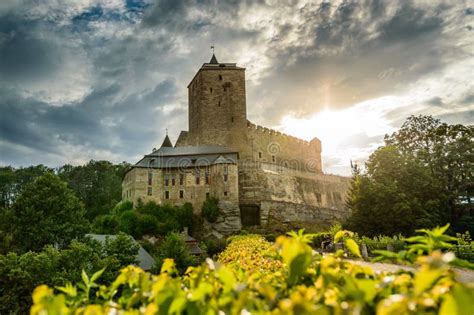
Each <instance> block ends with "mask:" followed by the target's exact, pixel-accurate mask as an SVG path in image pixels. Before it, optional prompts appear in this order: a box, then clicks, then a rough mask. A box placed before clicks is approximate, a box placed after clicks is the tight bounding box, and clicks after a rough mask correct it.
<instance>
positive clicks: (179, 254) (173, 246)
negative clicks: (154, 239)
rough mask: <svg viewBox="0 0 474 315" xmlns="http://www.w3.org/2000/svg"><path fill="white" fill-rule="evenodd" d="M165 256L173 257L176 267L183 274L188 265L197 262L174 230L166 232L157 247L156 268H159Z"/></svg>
mask: <svg viewBox="0 0 474 315" xmlns="http://www.w3.org/2000/svg"><path fill="white" fill-rule="evenodd" d="M165 258H173V259H174V262H175V264H176V268H177V269H178V270H179V272H180V273H181V274H183V273H184V272H185V271H186V269H187V268H188V267H189V266H193V265H195V264H196V262H197V260H196V258H195V257H194V256H192V255H191V253H190V252H189V249H188V246H187V245H186V242H185V241H184V239H183V237H182V236H181V235H180V234H179V233H176V232H172V233H169V234H167V235H166V238H165V240H164V241H163V243H162V244H161V246H160V248H159V249H158V259H157V260H158V261H157V269H158V270H159V269H160V268H161V265H162V264H163V261H164V259H165Z"/></svg>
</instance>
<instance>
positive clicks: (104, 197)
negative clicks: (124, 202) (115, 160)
mask: <svg viewBox="0 0 474 315" xmlns="http://www.w3.org/2000/svg"><path fill="white" fill-rule="evenodd" d="M127 166H128V164H126V163H122V164H112V163H110V162H108V161H94V160H91V161H89V163H87V164H86V165H83V166H72V165H64V166H63V167H61V168H60V169H59V172H58V174H59V176H60V177H61V178H62V179H63V180H65V181H66V182H67V183H68V185H69V187H70V188H71V189H72V190H74V192H75V193H76V195H77V196H78V197H79V199H80V200H81V201H82V202H83V203H84V205H85V208H86V217H87V218H88V219H89V220H90V221H92V220H93V219H94V218H95V217H97V216H98V215H101V214H107V213H109V212H110V210H111V209H112V208H113V207H114V205H115V204H116V203H117V202H118V201H120V200H121V199H122V175H123V173H124V171H125V169H126V167H127Z"/></svg>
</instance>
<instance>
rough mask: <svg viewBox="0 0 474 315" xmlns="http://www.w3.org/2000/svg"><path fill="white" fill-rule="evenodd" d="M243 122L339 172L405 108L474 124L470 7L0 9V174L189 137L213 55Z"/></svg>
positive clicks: (92, 0)
mask: <svg viewBox="0 0 474 315" xmlns="http://www.w3.org/2000/svg"><path fill="white" fill-rule="evenodd" d="M211 45H214V46H215V53H216V56H217V58H218V60H219V61H220V62H236V63H237V64H238V65H239V66H242V67H245V68H246V69H247V70H246V85H247V86H246V89H247V115H248V119H249V120H250V121H252V122H253V123H256V124H258V125H263V126H266V127H271V128H274V129H277V130H280V131H282V132H285V133H288V134H291V135H294V136H297V137H300V138H303V139H305V140H310V139H312V138H314V137H318V138H319V139H321V141H322V147H323V168H324V171H325V172H326V173H333V174H341V175H349V174H350V161H351V160H353V161H356V162H359V163H363V162H364V161H365V160H366V159H367V157H368V156H369V155H370V154H371V153H372V152H373V151H374V150H375V149H376V148H377V147H378V146H380V145H382V144H383V137H384V135H385V134H390V133H392V132H394V131H396V130H397V128H399V127H400V126H401V125H402V124H403V121H404V120H405V119H406V118H407V117H408V116H410V115H420V114H423V115H433V116H435V117H436V118H439V119H441V120H442V121H444V122H447V123H450V124H455V123H456V124H457V123H461V124H472V123H473V122H474V57H473V53H474V0H471V1H462V0H459V1H440V2H438V1H431V0H426V1H409V0H407V1H389V0H386V1H382V0H379V1H376V0H361V1H330V2H328V1H297V0H286V1H277V0H268V1H238V0H230V1H209V0H195V1H189V0H185V1H176V0H165V1H151V0H146V1H141V0H126V1H125V0H69V1H61V0H2V1H0V165H13V166H17V167H18V166H28V165H33V164H40V163H41V164H46V165H49V166H53V167H54V166H60V165H63V164H65V163H70V164H74V165H77V164H83V163H86V162H87V161H89V160H90V159H95V160H109V161H112V162H122V161H127V162H129V163H135V162H136V161H138V159H140V158H141V157H142V156H143V155H144V154H147V153H149V152H151V150H152V148H154V147H158V146H159V145H160V144H161V142H162V141H163V137H164V135H165V130H166V129H168V130H169V135H170V138H171V140H172V141H176V139H177V136H178V134H179V131H180V130H187V124H188V123H187V117H188V116H187V89H186V86H187V85H188V83H189V82H190V80H191V79H192V77H193V75H194V74H195V72H196V71H197V70H198V69H199V68H200V66H201V65H202V63H204V62H209V60H210V57H211V55H212V51H211V50H210V46H211Z"/></svg>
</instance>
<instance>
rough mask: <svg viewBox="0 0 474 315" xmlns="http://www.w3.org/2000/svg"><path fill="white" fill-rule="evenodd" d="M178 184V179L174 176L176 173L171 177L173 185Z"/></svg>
mask: <svg viewBox="0 0 474 315" xmlns="http://www.w3.org/2000/svg"><path fill="white" fill-rule="evenodd" d="M174 185H176V179H175V178H174V175H173V177H171V186H174Z"/></svg>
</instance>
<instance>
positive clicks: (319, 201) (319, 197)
mask: <svg viewBox="0 0 474 315" xmlns="http://www.w3.org/2000/svg"><path fill="white" fill-rule="evenodd" d="M316 201H317V202H318V203H321V194H320V193H316Z"/></svg>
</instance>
